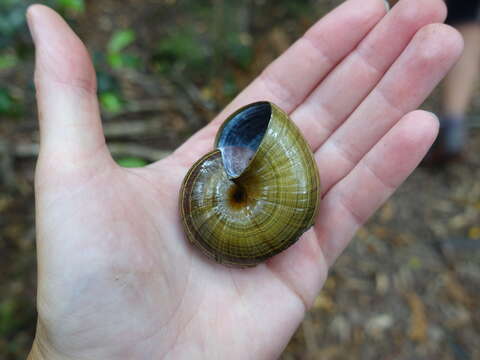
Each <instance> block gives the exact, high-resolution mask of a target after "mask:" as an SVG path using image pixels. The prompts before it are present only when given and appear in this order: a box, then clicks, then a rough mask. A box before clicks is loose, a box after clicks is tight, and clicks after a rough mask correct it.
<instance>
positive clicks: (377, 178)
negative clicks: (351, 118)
mask: <svg viewBox="0 0 480 360" xmlns="http://www.w3.org/2000/svg"><path fill="white" fill-rule="evenodd" d="M437 132H438V120H437V119H436V117H435V116H434V115H433V114H431V113H428V112H425V111H414V112H411V113H409V114H407V115H405V116H404V117H403V118H402V119H401V120H400V121H399V122H398V123H397V124H396V125H395V126H394V127H393V128H392V129H391V130H390V131H389V132H388V133H387V134H386V135H385V136H384V137H383V138H382V139H381V140H380V141H379V142H378V143H377V144H376V145H375V146H374V147H373V148H372V149H371V150H370V151H369V152H368V153H367V154H366V155H365V156H364V157H363V158H362V160H361V161H360V162H359V163H358V164H357V166H355V168H354V169H353V170H352V171H351V172H350V173H349V174H348V175H347V176H346V177H345V178H344V179H343V180H342V181H340V182H339V183H338V184H336V185H335V186H334V187H333V188H332V189H331V190H330V192H329V193H328V194H327V196H326V197H325V198H324V199H323V201H322V203H321V205H320V212H319V216H318V221H317V223H316V224H315V227H314V230H315V232H316V234H317V237H318V241H319V243H320V246H321V248H322V250H323V255H324V256H325V258H326V261H327V263H328V264H329V265H331V264H333V262H334V261H335V259H336V258H337V257H338V255H339V254H340V253H341V252H342V251H343V249H344V248H345V247H346V246H347V244H348V242H349V241H350V239H351V238H352V237H353V235H354V233H355V232H356V231H357V229H358V228H359V227H360V226H361V225H362V224H363V223H364V222H365V221H366V220H367V219H368V218H369V217H370V216H371V215H372V214H373V213H374V212H375V210H376V209H377V208H378V207H379V206H380V205H381V204H383V202H385V200H386V199H387V198H388V197H389V196H390V195H391V194H392V193H393V192H394V190H396V188H397V187H398V186H400V184H401V183H402V182H403V181H404V180H405V179H406V178H407V176H408V175H410V173H411V172H412V171H413V170H414V169H415V167H416V166H417V165H418V164H419V162H420V161H421V159H422V158H423V157H424V156H425V154H426V152H427V150H428V149H429V148H430V146H431V145H432V143H433V141H434V140H435V137H436V136H437Z"/></svg>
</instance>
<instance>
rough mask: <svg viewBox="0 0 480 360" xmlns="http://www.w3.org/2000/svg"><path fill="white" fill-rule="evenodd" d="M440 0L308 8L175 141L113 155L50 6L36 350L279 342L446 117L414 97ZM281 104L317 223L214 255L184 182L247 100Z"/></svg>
mask: <svg viewBox="0 0 480 360" xmlns="http://www.w3.org/2000/svg"><path fill="white" fill-rule="evenodd" d="M445 13H446V9H445V5H444V4H443V1H441V0H401V1H400V2H399V4H398V5H397V6H396V7H394V8H393V9H392V10H391V11H389V12H388V13H386V9H385V6H384V2H383V1H382V0H349V1H347V2H345V3H343V4H342V5H341V6H340V7H339V8H337V9H335V10H334V11H332V12H331V13H330V14H328V15H327V16H326V17H325V18H323V19H322V20H320V21H319V22H318V23H317V24H315V25H314V26H313V27H312V28H311V29H310V30H309V31H308V32H307V33H306V34H305V36H304V37H303V38H302V39H300V40H298V41H297V42H296V43H294V44H293V45H292V47H291V48H290V49H289V50H287V51H286V52H285V53H284V54H283V55H282V56H281V57H280V58H278V59H277V60H276V61H275V62H274V63H272V64H271V65H270V66H269V67H268V68H267V69H266V70H265V71H264V72H263V73H262V75H260V76H259V77H258V78H257V79H256V80H254V81H253V82H252V84H251V85H249V86H248V87H247V88H246V89H245V90H244V91H243V92H242V93H241V94H239V95H238V97H237V98H236V99H235V100H234V101H233V102H232V103H231V104H230V105H228V106H227V107H226V109H225V110H224V111H223V112H222V113H221V114H220V115H218V117H217V118H216V119H214V120H213V121H212V122H211V123H210V124H209V125H208V126H207V127H205V128H204V129H202V130H201V131H199V132H198V133H197V134H195V135H194V136H193V137H192V138H191V139H190V140H188V141H187V142H186V143H185V144H183V145H182V146H181V147H180V148H178V149H177V150H176V151H175V152H174V153H173V154H172V155H171V156H169V157H168V158H166V159H164V160H161V161H159V162H157V163H155V164H152V165H149V166H147V167H145V168H140V169H124V168H121V167H119V166H118V165H116V163H115V162H114V161H113V160H112V158H111V156H110V154H109V152H108V148H107V147H106V145H105V138H104V135H103V132H102V126H101V120H100V115H99V110H98V102H97V98H96V82H95V78H94V70H93V67H92V65H91V62H90V59H89V57H88V54H87V51H86V50H85V47H84V45H83V44H82V42H81V41H80V40H79V39H78V38H77V37H76V36H75V34H74V33H73V32H72V31H71V30H70V29H69V28H68V26H67V25H66V23H65V22H64V21H63V20H62V19H61V18H60V17H59V16H58V15H57V14H55V13H54V12H53V11H52V10H50V9H48V8H46V7H44V6H41V5H36V6H33V7H31V8H30V9H29V12H28V21H29V25H30V28H31V30H32V33H33V37H34V39H35V43H36V49H37V50H36V51H37V55H36V71H35V83H36V88H37V100H38V106H39V114H40V116H39V118H40V134H41V151H40V156H39V159H38V164H37V169H36V179H35V180H36V181H35V191H36V216H37V217H36V221H37V251H38V299H37V305H38V326H37V333H36V337H35V340H34V344H33V348H32V351H31V354H30V357H29V358H30V359H104V360H108V359H163V358H165V359H203V358H204V359H226V358H228V359H274V358H276V357H278V356H279V355H280V354H281V353H282V350H283V349H284V348H285V346H286V345H287V343H288V341H289V339H290V338H291V336H292V335H293V333H294V332H295V330H296V328H297V327H298V325H299V324H300V322H301V321H302V319H303V317H304V315H305V311H306V310H307V309H308V308H309V307H310V306H311V304H312V303H313V301H314V299H315V297H316V296H317V294H318V292H319V291H320V289H321V288H322V285H323V283H324V281H325V279H326V277H327V272H328V269H329V267H330V266H331V265H332V264H333V263H334V261H335V259H336V258H337V257H338V256H339V255H340V254H341V252H342V251H343V250H344V248H345V247H346V246H347V245H348V243H349V241H350V240H351V238H352V236H353V235H354V233H355V231H356V230H357V229H358V227H359V226H360V225H361V224H362V223H363V222H365V221H366V219H367V218H368V217H369V216H370V215H371V214H372V213H373V212H374V211H375V210H376V209H377V208H378V207H379V206H380V205H381V204H382V203H383V202H384V201H385V200H386V199H387V198H388V197H389V196H390V195H391V194H392V193H393V191H394V190H395V189H396V188H397V187H398V186H399V185H400V184H401V183H402V182H403V181H404V180H405V178H406V177H407V176H408V175H409V174H410V173H411V172H412V171H413V170H414V168H415V167H416V166H417V165H418V163H419V162H420V161H421V159H422V158H423V156H424V155H425V153H426V152H427V150H428V149H429V147H430V146H431V144H432V142H433V141H434V139H435V136H436V134H437V129H438V124H437V119H436V118H435V116H434V115H433V114H431V113H428V112H424V111H418V110H415V109H416V108H417V107H418V106H419V105H420V104H421V103H422V101H423V100H424V99H425V97H426V96H427V95H428V94H429V93H430V92H431V90H432V89H433V88H434V87H435V86H436V85H437V83H438V82H439V81H440V80H441V79H442V78H443V77H444V76H445V74H446V73H447V71H448V70H449V69H450V67H451V66H452V65H453V64H454V63H455V61H456V60H457V58H458V57H459V55H460V53H461V51H462V46H463V42H462V39H461V36H460V35H459V34H458V33H457V32H456V31H455V30H454V29H452V28H450V27H448V26H446V25H443V24H440V23H441V22H442V21H443V20H444V18H445ZM258 100H269V101H272V102H274V103H276V104H277V105H278V106H280V107H281V108H283V109H284V110H285V111H287V112H288V113H289V114H290V115H291V117H292V119H293V121H295V122H296V124H297V125H298V126H299V128H300V130H301V131H302V133H303V134H304V135H305V137H306V139H307V141H308V142H309V144H310V146H311V148H312V150H313V152H314V153H315V158H316V160H317V163H318V168H319V169H320V177H321V181H322V188H323V191H322V197H323V199H322V202H321V205H320V211H319V215H318V218H317V219H316V223H315V226H314V228H312V229H310V230H309V231H308V232H306V233H305V234H304V236H302V237H301V239H300V240H299V241H298V242H297V243H296V244H295V245H294V246H292V247H291V248H289V249H288V250H287V251H285V252H283V253H281V254H280V255H278V256H276V257H274V258H272V259H270V260H268V261H267V262H266V263H263V264H260V265H258V266H257V267H255V268H249V269H233V268H228V267H224V266H222V265H218V264H216V263H213V262H212V261H210V260H208V259H207V258H205V257H204V256H203V255H202V254H201V253H200V252H199V251H197V250H195V249H194V248H193V247H192V246H191V245H190V244H189V243H188V242H187V241H186V239H185V237H184V233H183V230H182V227H181V223H180V218H179V215H178V192H179V188H180V184H181V181H182V179H183V177H184V175H185V174H186V172H187V170H188V169H189V167H190V166H191V165H192V164H193V162H194V161H195V160H196V159H198V158H199V157H200V156H201V155H203V154H204V153H206V152H208V151H209V150H210V149H211V148H212V144H213V138H214V135H215V132H216V130H217V128H218V126H219V124H220V123H221V122H222V121H223V120H224V119H225V118H226V116H228V114H230V113H231V112H232V111H234V110H235V109H237V108H238V107H240V106H242V105H244V104H247V103H249V102H253V101H258Z"/></svg>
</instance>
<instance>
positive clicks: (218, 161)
mask: <svg viewBox="0 0 480 360" xmlns="http://www.w3.org/2000/svg"><path fill="white" fill-rule="evenodd" d="M215 148H216V149H215V150H213V151H212V152H210V153H208V154H206V155H205V156H203V157H202V158H201V159H200V160H198V161H197V162H196V163H195V164H194V165H193V166H192V168H191V169H190V170H189V172H188V173H187V175H186V176H185V179H184V181H183V184H182V188H181V191H180V212H181V217H182V222H183V225H184V229H185V233H186V236H187V238H188V239H189V240H190V241H191V242H192V243H194V244H195V245H196V246H197V247H199V248H200V249H201V250H202V252H203V253H205V254H206V255H207V256H208V257H210V258H212V259H214V260H215V261H217V262H219V263H222V264H226V265H231V266H241V267H245V266H254V265H256V264H258V263H260V262H262V261H264V260H266V259H268V258H270V257H272V256H274V255H276V254H278V253H279V252H281V251H283V250H285V249H286V248H288V247H289V246H291V245H292V244H293V243H295V241H296V240H298V238H299V237H300V236H301V235H302V234H303V233H304V232H305V231H306V230H308V229H309V228H310V227H311V226H312V225H313V222H314V219H315V216H316V214H317V209H318V205H319V202H320V180H319V175H318V170H317V166H316V163H315V160H314V158H313V154H312V152H311V150H310V148H309V146H308V144H307V142H306V141H305V140H304V138H303V137H302V135H301V134H300V131H299V130H298V128H297V127H296V126H295V124H294V123H293V122H292V121H291V120H290V119H289V117H288V115H287V114H285V113H284V112H283V111H282V110H281V109H280V108H279V107H277V106H276V105H274V104H272V103H269V102H257V103H253V104H250V105H247V106H245V107H243V108H241V109H240V110H238V111H237V112H235V113H234V114H232V115H231V116H230V117H229V118H228V119H227V120H226V121H225V122H224V123H223V125H222V126H221V127H220V129H219V131H218V134H217V138H216V140H215Z"/></svg>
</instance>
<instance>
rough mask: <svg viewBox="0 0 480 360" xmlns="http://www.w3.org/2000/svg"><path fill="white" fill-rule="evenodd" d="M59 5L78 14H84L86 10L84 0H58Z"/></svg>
mask: <svg viewBox="0 0 480 360" xmlns="http://www.w3.org/2000/svg"><path fill="white" fill-rule="evenodd" d="M57 3H58V6H59V7H61V8H63V9H65V10H68V11H71V12H72V13H76V14H83V13H84V12H85V1H84V0H57Z"/></svg>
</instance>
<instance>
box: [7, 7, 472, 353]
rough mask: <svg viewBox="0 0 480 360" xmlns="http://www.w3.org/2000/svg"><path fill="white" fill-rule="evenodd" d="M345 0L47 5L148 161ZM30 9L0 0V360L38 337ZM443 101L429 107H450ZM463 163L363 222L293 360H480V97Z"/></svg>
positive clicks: (121, 131) (119, 151)
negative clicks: (69, 31)
mask: <svg viewBox="0 0 480 360" xmlns="http://www.w3.org/2000/svg"><path fill="white" fill-rule="evenodd" d="M339 2H340V0H295V1H293V0H246V1H227V0H210V1H206V0H178V1H177V0H142V1H141V0H123V1H114V0H95V1H94V0H49V1H43V3H45V4H48V5H50V6H52V7H54V8H55V9H57V10H58V11H60V12H61V13H62V14H63V15H64V16H65V17H66V18H67V19H68V21H69V23H70V24H71V25H72V26H73V28H74V29H75V30H76V31H77V33H78V34H79V35H80V37H81V38H82V39H83V40H84V41H85V42H86V44H87V46H88V48H89V49H90V51H91V53H92V54H93V58H94V63H95V66H96V69H97V75H98V79H99V90H98V91H99V96H100V102H101V106H102V112H103V119H104V128H105V133H106V136H107V139H108V142H109V146H110V149H111V151H112V153H113V154H114V156H115V158H116V159H117V161H118V162H119V163H120V164H121V165H122V166H143V165H145V164H147V163H149V162H152V161H155V160H157V159H159V158H161V157H163V156H165V155H167V154H168V153H169V152H171V151H172V150H173V149H174V148H176V147H177V146H178V145H180V144H181V143H182V142H183V141H184V140H185V139H186V138H188V137H189V136H190V135H191V134H192V133H194V132H195V131H196V130H198V129H199V128H201V127H202V126H204V125H205V124H206V123H207V122H208V121H209V120H211V119H212V118H213V117H214V115H215V114H216V113H217V112H218V110H219V109H221V108H222V107H223V106H224V105H226V104H227V103H228V102H229V101H230V100H231V99H232V98H233V97H234V96H235V94H237V93H238V92H239V91H240V90H241V89H242V88H243V87H244V86H245V85H246V84H248V83H249V82H250V81H251V80H252V79H253V78H254V77H255V76H256V75H258V74H259V72H260V71H261V70H262V69H263V68H264V67H265V66H266V65H267V64H268V63H269V62H270V61H271V60H273V59H274V58H275V57H276V56H278V55H279V54H280V53H281V52H282V51H283V50H284V49H285V48H286V47H287V46H288V45H289V44H290V43H291V42H292V41H293V40H294V39H295V38H297V37H298V36H300V35H301V34H302V33H303V32H304V31H305V30H306V29H307V28H308V27H309V26H310V25H312V24H313V23H314V22H315V21H316V20H317V19H318V18H319V17H321V16H322V15H323V14H324V13H326V12H327V11H328V10H330V9H331V8H333V7H334V6H336V5H337V4H338V3H339ZM29 3H30V1H27V0H0V359H1V360H11V359H24V358H25V356H26V354H27V352H28V350H29V347H30V345H31V342H32V337H33V334H34V328H35V316H36V314H35V281H36V280H35V230H34V194H33V171H34V164H35V156H36V154H37V152H38V145H37V144H38V128H37V121H36V113H35V101H34V86H33V82H32V75H33V60H34V52H33V46H32V42H31V39H30V36H29V33H28V31H27V28H26V25H25V17H24V13H25V9H26V7H27V6H28V4H29ZM437 99H438V94H434V95H433V96H432V97H431V98H430V99H429V100H428V101H427V102H426V104H425V106H424V107H425V108H427V109H434V110H435V109H438V105H437ZM475 101H476V103H474V104H473V108H472V112H471V115H472V116H471V120H470V125H471V130H472V131H471V137H470V141H469V144H468V153H467V156H466V158H465V159H464V160H463V161H462V162H458V163H454V164H451V165H449V166H448V167H446V168H445V169H443V170H436V171H435V170H429V169H424V168H419V169H418V170H417V171H416V172H415V173H414V175H413V176H411V177H410V178H409V180H408V181H407V182H406V183H405V184H404V185H403V186H402V188H401V189H400V191H398V192H397V193H396V195H395V196H394V197H393V198H392V199H391V200H389V201H388V203H387V204H386V205H385V206H384V207H383V208H382V209H381V210H380V211H379V212H378V213H377V214H376V215H375V217H374V218H373V219H371V220H370V221H369V223H368V224H367V225H366V226H365V227H364V228H362V229H361V230H360V231H359V233H358V234H357V236H356V239H355V241H354V242H353V243H352V245H351V246H350V247H349V248H348V250H347V251H346V253H345V254H344V255H343V256H342V257H341V258H340V259H339V260H338V262H337V264H336V265H335V266H334V267H333V269H332V270H331V273H330V276H329V278H328V280H327V283H326V286H325V289H324V291H323V292H322V293H321V294H320V295H319V297H318V298H317V301H316V302H315V306H314V308H313V309H312V310H311V311H310V312H309V314H308V315H307V316H306V318H305V321H304V322H303V324H302V326H301V327H300V328H299V329H298V331H297V333H296V335H295V337H294V338H293V339H292V341H291V343H290V344H289V346H288V347H287V349H286V350H285V352H284V355H283V356H282V359H324V360H329V359H465V360H470V359H472V360H474V359H480V344H479V339H480V312H479V310H478V302H479V301H480V298H479V295H480V221H479V219H480V166H479V165H480V157H479V155H478V154H479V151H480V131H479V129H478V128H479V121H478V118H477V117H476V116H478V115H480V97H478V96H477V97H476V100H475Z"/></svg>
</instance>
